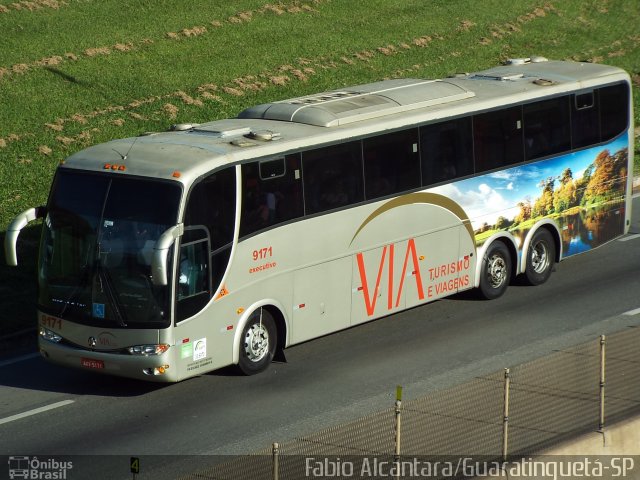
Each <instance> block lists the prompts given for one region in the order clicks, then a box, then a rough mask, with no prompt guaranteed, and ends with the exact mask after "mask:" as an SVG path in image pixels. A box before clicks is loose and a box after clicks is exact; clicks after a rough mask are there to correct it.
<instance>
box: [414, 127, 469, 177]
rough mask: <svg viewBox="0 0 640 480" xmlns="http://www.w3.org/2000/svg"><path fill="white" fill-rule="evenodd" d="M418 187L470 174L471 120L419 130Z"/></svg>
mask: <svg viewBox="0 0 640 480" xmlns="http://www.w3.org/2000/svg"><path fill="white" fill-rule="evenodd" d="M420 150H421V157H422V159H421V162H422V185H424V186H428V185H433V184H436V183H440V182H444V181H447V180H452V179H454V178H458V177H464V176H466V175H471V174H472V173H473V145H472V137H471V118H470V117H463V118H458V119H456V120H451V121H448V122H441V123H434V124H431V125H425V126H423V127H420Z"/></svg>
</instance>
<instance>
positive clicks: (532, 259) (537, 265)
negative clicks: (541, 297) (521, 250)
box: [524, 228, 556, 285]
mask: <svg viewBox="0 0 640 480" xmlns="http://www.w3.org/2000/svg"><path fill="white" fill-rule="evenodd" d="M555 258H556V245H555V243H554V241H553V237H552V236H551V233H549V230H547V229H546V228H540V229H539V230H538V231H536V233H535V234H534V235H533V238H532V239H531V244H530V245H529V248H528V249H527V267H526V268H525V271H524V276H525V279H526V281H527V283H528V284H529V285H541V284H543V283H544V282H546V281H547V280H548V279H549V277H550V276H551V271H552V270H553V263H554V262H555Z"/></svg>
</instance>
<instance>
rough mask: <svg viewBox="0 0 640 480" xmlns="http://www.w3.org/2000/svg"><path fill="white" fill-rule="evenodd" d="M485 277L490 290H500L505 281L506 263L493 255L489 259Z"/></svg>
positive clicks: (498, 256) (500, 257)
mask: <svg viewBox="0 0 640 480" xmlns="http://www.w3.org/2000/svg"><path fill="white" fill-rule="evenodd" d="M487 277H488V278H489V283H490V284H491V288H500V287H501V286H502V285H503V284H504V282H505V281H506V280H507V262H506V261H505V259H504V258H503V257H502V256H501V255H494V256H493V257H491V258H490V259H489V262H488V263H487Z"/></svg>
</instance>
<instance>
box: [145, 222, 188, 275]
mask: <svg viewBox="0 0 640 480" xmlns="http://www.w3.org/2000/svg"><path fill="white" fill-rule="evenodd" d="M183 233H184V224H182V223H179V224H177V225H174V226H173V227H171V228H169V229H167V230H166V231H165V232H164V233H163V234H162V235H160V238H159V239H158V241H157V242H156V245H155V247H153V257H152V259H151V281H152V282H153V284H154V285H158V286H161V285H166V284H167V283H168V282H167V256H168V255H169V249H170V248H171V245H173V244H174V242H175V241H176V239H177V238H178V237H180V236H182V234H183Z"/></svg>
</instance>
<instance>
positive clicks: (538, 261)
mask: <svg viewBox="0 0 640 480" xmlns="http://www.w3.org/2000/svg"><path fill="white" fill-rule="evenodd" d="M548 266H549V249H548V248H547V244H546V243H544V242H538V243H536V244H535V245H534V247H533V249H532V250H531V268H533V271H534V272H536V273H543V272H544V271H545V270H546V269H547V267H548Z"/></svg>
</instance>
